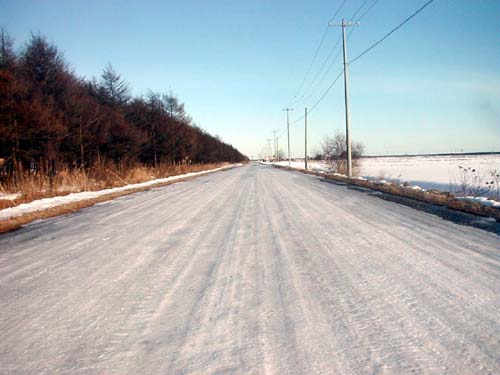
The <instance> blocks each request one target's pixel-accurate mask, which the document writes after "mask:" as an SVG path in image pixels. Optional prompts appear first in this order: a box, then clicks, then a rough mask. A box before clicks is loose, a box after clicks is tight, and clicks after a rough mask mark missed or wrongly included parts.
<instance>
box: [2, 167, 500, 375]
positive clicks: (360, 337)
mask: <svg viewBox="0 0 500 375" xmlns="http://www.w3.org/2000/svg"><path fill="white" fill-rule="evenodd" d="M499 280H500V239H499V237H498V236H497V235H495V234H492V233H488V232H484V231H481V230H477V229H474V228H470V227H466V226H460V225H457V224H454V223H452V222H449V221H445V220H443V219H441V218H439V217H437V216H433V215H430V214H426V213H423V212H420V211H416V210H413V209H411V208H408V207H405V206H400V205H398V204H395V203H391V202H387V201H384V200H382V199H379V198H377V196H373V195H370V194H367V193H363V192H360V191H358V190H355V189H354V188H347V187H346V186H340V185H336V184H334V183H328V182H325V181H322V180H321V179H320V178H317V177H315V176H307V175H304V174H301V173H294V172H288V171H283V170H279V169H276V168H272V167H269V166H262V165H257V164H251V165H249V166H245V167H242V168H236V169H231V170H228V171H223V172H218V173H214V174H210V175H206V176H201V177H199V178H197V179H194V180H190V181H187V182H182V183H178V184H173V185H170V186H166V187H162V188H159V189H154V190H151V191H147V192H143V193H138V194H133V195H129V196H126V197H122V198H119V199H117V200H114V201H110V202H106V203H103V204H100V205H97V206H94V207H91V208H88V209H85V210H82V211H80V212H78V213H75V214H70V215H66V216H63V217H59V218H56V219H51V220H46V221H41V222H38V223H35V224H31V225H29V226H26V227H24V228H22V229H20V230H18V231H16V232H13V233H10V234H7V235H2V236H0V304H1V306H2V307H1V309H2V310H1V314H0V373H2V374H19V373H22V374H55V373H66V374H127V373H128V374H184V373H186V374H187V373H189V374H221V373H239V374H257V373H267V374H284V373H287V374H398V375H399V374H410V373H411V374H498V373H500V359H499V356H498V353H500V315H499V314H498V311H499V310H500V300H499V298H498V296H499V292H500V281H499Z"/></svg>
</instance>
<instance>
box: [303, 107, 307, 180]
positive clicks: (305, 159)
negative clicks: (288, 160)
mask: <svg viewBox="0 0 500 375" xmlns="http://www.w3.org/2000/svg"><path fill="white" fill-rule="evenodd" d="M304 168H305V170H306V171H307V107H306V108H305V111H304Z"/></svg>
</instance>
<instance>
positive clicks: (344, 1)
mask: <svg viewBox="0 0 500 375" xmlns="http://www.w3.org/2000/svg"><path fill="white" fill-rule="evenodd" d="M346 2H347V0H343V1H342V3H341V4H340V6H339V7H338V8H337V10H336V11H335V14H334V15H333V16H332V17H331V18H330V20H329V21H328V22H331V21H332V20H333V19H334V18H335V17H337V15H338V14H339V12H340V11H341V10H342V8H343V7H344V5H345V3H346ZM328 29H329V27H328V26H326V27H325V31H323V35H322V36H321V39H320V42H319V45H318V48H316V52H315V53H314V57H313V59H312V61H311V64H309V67H308V68H307V71H306V74H305V75H304V78H303V79H302V82H301V83H300V85H299V88H298V89H297V92H296V93H295V95H294V96H293V98H292V101H294V100H295V99H296V98H297V96H298V95H299V93H300V90H302V87H303V86H304V83H305V82H306V79H307V77H308V76H309V73H310V72H311V69H312V67H313V65H314V63H315V62H316V58H317V57H318V54H319V51H320V50H321V47H322V46H323V42H324V41H325V37H326V34H327V33H328Z"/></svg>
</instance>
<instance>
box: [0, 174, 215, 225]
mask: <svg viewBox="0 0 500 375" xmlns="http://www.w3.org/2000/svg"><path fill="white" fill-rule="evenodd" d="M211 166H212V167H211V168H206V167H207V165H206V164H205V168H203V169H197V170H196V172H200V171H202V170H208V169H215V168H217V166H216V165H215V164H211ZM219 166H220V165H219ZM177 170H178V171H182V172H180V173H178V175H179V174H185V173H189V172H188V169H180V168H179V169H177ZM191 171H192V172H195V170H191ZM196 177H198V176H190V177H185V178H180V179H178V180H175V181H169V182H160V183H158V184H153V185H150V186H146V187H141V188H135V189H130V190H126V191H121V192H117V193H110V194H106V195H103V196H100V197H97V198H92V199H87V200H83V201H78V202H72V203H68V204H64V205H60V206H57V207H52V208H49V209H45V210H43V211H37V212H33V213H29V214H24V215H21V216H16V217H12V218H10V219H8V220H5V221H0V233H6V232H10V231H13V230H15V229H18V228H19V227H21V226H22V225H25V224H29V223H31V222H33V221H35V220H40V219H48V218H51V217H56V216H60V215H64V214H69V213H72V212H76V211H78V210H81V209H83V208H86V207H90V206H93V205H95V204H97V203H102V202H106V201H109V200H112V199H115V198H118V197H122V196H125V195H128V194H133V193H138V192H141V191H146V190H149V189H154V188H157V187H160V186H167V185H171V184H174V183H177V182H181V181H188V180H191V179H194V178H196Z"/></svg>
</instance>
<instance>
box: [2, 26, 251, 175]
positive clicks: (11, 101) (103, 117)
mask: <svg viewBox="0 0 500 375" xmlns="http://www.w3.org/2000/svg"><path fill="white" fill-rule="evenodd" d="M0 159H2V162H3V165H4V167H3V168H4V170H5V168H7V169H8V170H9V171H15V170H16V168H24V169H25V170H26V169H27V168H30V169H37V168H40V166H41V165H43V164H44V165H45V166H46V168H47V167H48V168H49V169H50V170H56V169H57V168H58V167H59V166H61V165H65V166H71V167H76V168H87V167H90V166H92V165H94V164H95V163H99V162H101V161H103V160H106V161H108V162H109V161H112V162H116V163H137V162H141V163H144V164H147V165H150V166H156V165H157V164H159V163H181V162H182V163H214V162H222V161H227V162H238V161H243V160H246V157H245V156H244V155H242V154H241V153H240V152H239V151H238V150H236V149H235V148H234V147H232V146H231V145H229V144H226V143H224V142H222V141H221V140H220V139H219V138H218V137H214V136H212V135H210V134H208V133H207V132H205V131H204V130H202V129H200V128H199V127H197V126H196V125H195V124H194V123H193V122H192V120H191V118H190V117H189V116H188V114H187V113H186V111H185V108H184V105H183V104H182V103H181V102H180V101H179V100H178V99H177V98H176V97H175V95H173V94H172V93H158V92H152V91H150V92H148V94H147V95H145V96H141V97H132V96H131V94H130V89H129V86H128V84H127V82H126V81H125V80H124V79H123V78H122V77H121V76H120V74H118V73H117V72H116V71H115V69H114V68H113V67H112V66H111V65H110V64H108V65H107V66H106V67H105V68H104V70H103V72H102V75H101V77H100V79H95V78H94V79H90V80H88V79H84V78H80V77H78V76H77V75H76V74H75V73H74V72H73V71H72V69H71V68H70V67H69V65H68V63H67V62H66V61H65V59H64V57H63V55H62V53H61V52H60V51H59V50H58V48H57V47H56V46H55V45H54V44H52V43H50V42H48V41H47V39H46V38H45V37H44V36H42V35H40V34H32V35H31V38H30V40H29V41H28V42H27V43H26V44H25V45H24V46H23V47H22V48H21V49H20V51H19V52H16V51H15V50H14V46H13V40H12V38H11V37H10V36H9V35H8V33H7V32H6V30H5V29H4V28H2V29H0Z"/></svg>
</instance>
